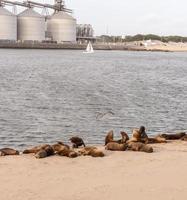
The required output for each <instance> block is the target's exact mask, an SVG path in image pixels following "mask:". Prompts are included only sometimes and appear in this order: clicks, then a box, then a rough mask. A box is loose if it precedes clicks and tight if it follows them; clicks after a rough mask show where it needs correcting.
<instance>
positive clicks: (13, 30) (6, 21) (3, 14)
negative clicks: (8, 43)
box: [0, 7, 17, 40]
mask: <svg viewBox="0 0 187 200" xmlns="http://www.w3.org/2000/svg"><path fill="white" fill-rule="evenodd" d="M0 40H17V16H15V15H14V14H12V13H11V12H9V11H8V10H6V9H4V8H3V7H0Z"/></svg>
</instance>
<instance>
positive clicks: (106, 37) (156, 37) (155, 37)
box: [97, 34, 187, 43]
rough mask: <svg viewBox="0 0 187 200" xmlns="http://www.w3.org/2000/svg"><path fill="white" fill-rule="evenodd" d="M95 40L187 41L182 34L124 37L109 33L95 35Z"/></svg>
mask: <svg viewBox="0 0 187 200" xmlns="http://www.w3.org/2000/svg"><path fill="white" fill-rule="evenodd" d="M97 40H98V41H100V42H114V43H116V42H134V41H143V40H158V41H162V42H187V37H182V36H177V35H176V36H159V35H154V34H147V35H143V34H137V35H134V36H131V35H127V36H125V37H122V36H109V35H101V36H99V37H97Z"/></svg>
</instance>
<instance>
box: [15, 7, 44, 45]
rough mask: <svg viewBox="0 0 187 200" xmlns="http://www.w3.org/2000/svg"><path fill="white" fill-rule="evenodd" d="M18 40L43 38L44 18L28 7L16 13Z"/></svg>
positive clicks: (39, 39)
mask: <svg viewBox="0 0 187 200" xmlns="http://www.w3.org/2000/svg"><path fill="white" fill-rule="evenodd" d="M18 40H20V41H27V40H29V41H42V40H45V18H44V16H41V15H40V14H39V13H37V12H36V11H34V10H33V9H32V8H29V9H27V10H25V11H23V12H22V13H20V14H19V15H18Z"/></svg>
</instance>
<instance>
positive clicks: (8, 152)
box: [0, 148, 19, 156]
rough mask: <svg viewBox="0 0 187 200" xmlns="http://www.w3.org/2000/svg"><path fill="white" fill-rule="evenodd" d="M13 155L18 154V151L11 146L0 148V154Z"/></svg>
mask: <svg viewBox="0 0 187 200" xmlns="http://www.w3.org/2000/svg"><path fill="white" fill-rule="evenodd" d="M13 155H19V151H17V150H14V149H11V148H2V149H0V156H13Z"/></svg>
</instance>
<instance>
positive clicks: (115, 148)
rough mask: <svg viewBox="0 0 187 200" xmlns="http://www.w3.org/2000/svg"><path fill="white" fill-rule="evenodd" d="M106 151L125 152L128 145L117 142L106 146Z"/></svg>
mask: <svg viewBox="0 0 187 200" xmlns="http://www.w3.org/2000/svg"><path fill="white" fill-rule="evenodd" d="M105 149H106V150H110V151H125V150H126V149H127V144H118V143H116V142H110V143H108V144H107V145H106V147H105Z"/></svg>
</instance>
